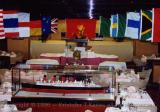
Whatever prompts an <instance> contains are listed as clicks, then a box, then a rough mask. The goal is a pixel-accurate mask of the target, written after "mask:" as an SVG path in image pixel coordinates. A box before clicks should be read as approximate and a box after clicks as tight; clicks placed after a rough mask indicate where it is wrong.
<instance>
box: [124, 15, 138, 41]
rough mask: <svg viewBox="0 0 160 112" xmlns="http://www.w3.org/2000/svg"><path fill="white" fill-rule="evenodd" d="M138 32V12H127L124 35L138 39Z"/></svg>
mask: <svg viewBox="0 0 160 112" xmlns="http://www.w3.org/2000/svg"><path fill="white" fill-rule="evenodd" d="M139 32H140V13H139V12H128V13H127V21H126V31H125V37H130V38H132V39H138V38H139Z"/></svg>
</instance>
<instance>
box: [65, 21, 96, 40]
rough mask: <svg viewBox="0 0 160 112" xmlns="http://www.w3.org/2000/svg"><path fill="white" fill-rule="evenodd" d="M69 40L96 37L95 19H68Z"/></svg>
mask: <svg viewBox="0 0 160 112" xmlns="http://www.w3.org/2000/svg"><path fill="white" fill-rule="evenodd" d="M66 25H67V38H88V39H94V38H95V36H96V33H95V32H96V20H94V19H67V20H66Z"/></svg>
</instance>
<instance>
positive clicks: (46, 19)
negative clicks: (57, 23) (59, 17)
mask: <svg viewBox="0 0 160 112" xmlns="http://www.w3.org/2000/svg"><path fill="white" fill-rule="evenodd" d="M50 33H51V16H42V34H43V35H48V34H50Z"/></svg>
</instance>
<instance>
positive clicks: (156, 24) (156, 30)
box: [153, 8, 160, 42]
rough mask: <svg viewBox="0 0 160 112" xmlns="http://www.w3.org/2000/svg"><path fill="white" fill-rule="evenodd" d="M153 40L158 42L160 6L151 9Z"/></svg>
mask: <svg viewBox="0 0 160 112" xmlns="http://www.w3.org/2000/svg"><path fill="white" fill-rule="evenodd" d="M153 16H154V21H153V24H154V25H153V42H160V8H154V9H153Z"/></svg>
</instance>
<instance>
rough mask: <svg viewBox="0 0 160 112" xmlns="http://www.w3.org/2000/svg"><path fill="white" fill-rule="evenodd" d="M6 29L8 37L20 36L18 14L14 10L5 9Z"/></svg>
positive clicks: (4, 20)
mask: <svg viewBox="0 0 160 112" xmlns="http://www.w3.org/2000/svg"><path fill="white" fill-rule="evenodd" d="M3 12H4V15H3V22H4V31H5V36H6V37H19V29H18V14H17V12H16V11H14V10H10V11H3Z"/></svg>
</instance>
